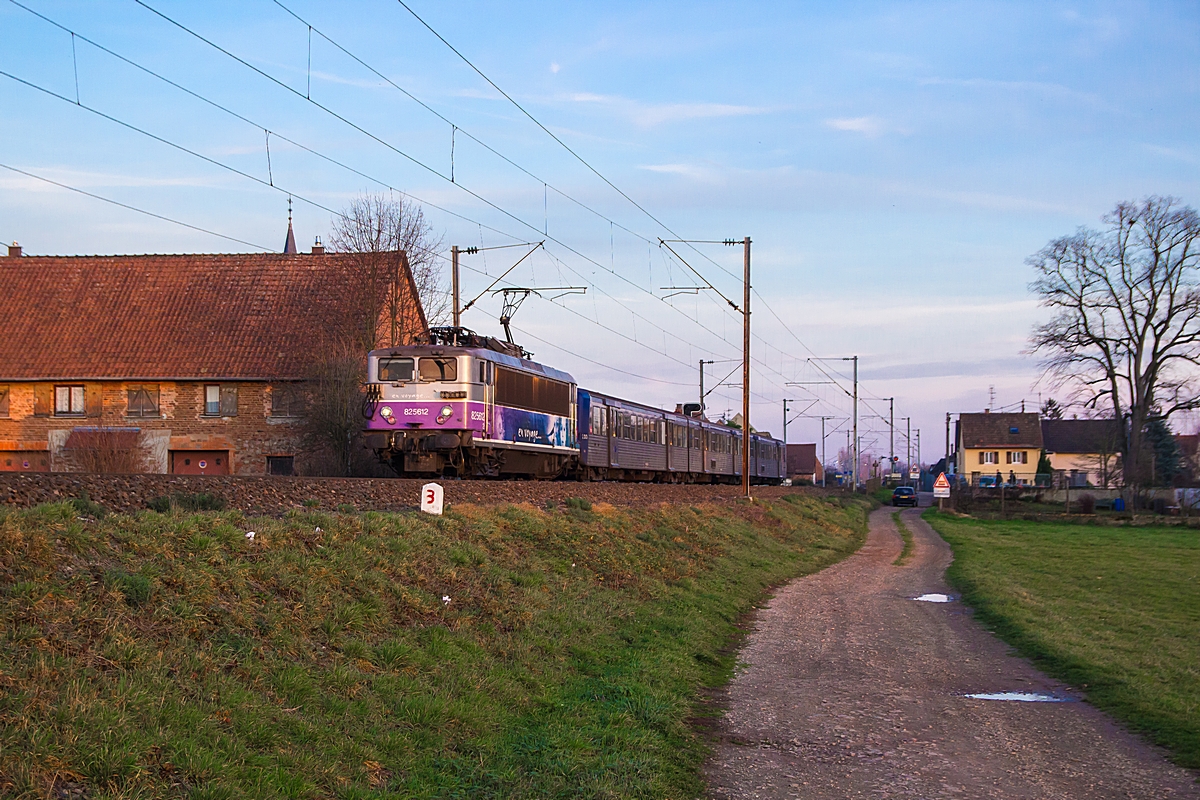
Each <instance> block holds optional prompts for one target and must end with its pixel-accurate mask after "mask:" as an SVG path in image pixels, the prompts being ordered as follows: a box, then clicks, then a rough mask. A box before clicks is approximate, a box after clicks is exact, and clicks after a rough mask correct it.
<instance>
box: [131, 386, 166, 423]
mask: <svg viewBox="0 0 1200 800" xmlns="http://www.w3.org/2000/svg"><path fill="white" fill-rule="evenodd" d="M127 393H128V395H129V400H128V406H127V408H126V409H125V416H127V417H140V418H146V417H153V418H157V417H158V415H159V414H158V385H157V384H150V385H144V386H129V387H127Z"/></svg>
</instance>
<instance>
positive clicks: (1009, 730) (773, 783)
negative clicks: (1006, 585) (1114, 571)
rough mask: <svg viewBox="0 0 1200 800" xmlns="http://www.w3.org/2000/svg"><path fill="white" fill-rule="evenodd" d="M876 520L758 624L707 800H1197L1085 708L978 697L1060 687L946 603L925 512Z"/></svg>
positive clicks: (732, 690)
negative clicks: (933, 599)
mask: <svg viewBox="0 0 1200 800" xmlns="http://www.w3.org/2000/svg"><path fill="white" fill-rule="evenodd" d="M891 514H892V509H888V508H884V509H880V510H878V511H876V512H874V514H872V516H871V529H870V534H869V536H868V539H867V542H866V544H865V545H864V547H863V548H862V549H861V550H860V551H859V552H858V553H856V554H855V555H853V556H851V557H850V558H849V559H847V560H846V561H843V562H841V563H840V564H837V565H835V566H833V567H831V568H829V569H826V570H824V571H823V572H820V573H817V574H815V575H810V576H807V577H804V578H801V579H799V580H796V581H794V582H793V583H791V584H789V585H787V586H786V587H784V588H783V589H781V590H780V591H779V592H778V593H777V594H776V595H775V597H774V598H773V599H772V601H771V602H770V603H769V605H768V606H767V607H766V608H764V609H763V610H761V611H760V612H759V613H758V614H757V615H756V618H755V623H754V630H753V632H752V633H751V634H750V636H749V638H748V640H747V642H746V645H745V647H744V649H743V651H742V653H741V660H742V662H743V663H744V667H743V668H742V669H741V670H740V671H739V674H738V675H737V676H736V677H735V679H734V681H733V682H732V684H731V685H730V687H729V688H728V690H727V694H726V696H725V697H724V700H725V702H726V704H727V713H726V715H725V717H724V718H723V719H722V721H721V722H720V723H719V725H718V727H717V731H716V735H717V736H718V742H717V744H716V752H715V754H714V757H713V759H712V760H711V761H710V763H709V765H708V768H707V778H708V781H709V796H710V797H713V798H783V797H787V798H860V797H861V798H866V797H870V798H902V797H903V798H909V797H916V798H941V797H953V798H1089V799H1090V798H1185V797H1186V798H1200V785H1198V784H1197V783H1196V777H1197V776H1196V775H1195V774H1193V773H1192V772H1189V771H1187V770H1184V769H1181V768H1179V767H1175V766H1173V765H1172V764H1170V763H1169V762H1168V761H1167V760H1166V758H1165V757H1164V755H1163V753H1162V752H1161V751H1160V750H1158V749H1156V748H1153V747H1151V746H1149V745H1147V744H1146V743H1144V742H1143V741H1141V740H1140V739H1138V738H1136V737H1135V736H1133V735H1132V734H1130V733H1128V732H1126V731H1125V730H1123V729H1121V728H1120V727H1118V726H1117V725H1116V724H1114V723H1113V722H1112V721H1111V720H1110V719H1109V718H1108V717H1106V716H1105V715H1104V714H1102V713H1101V712H1099V711H1098V710H1096V709H1095V708H1093V707H1092V706H1090V705H1088V704H1087V703H1084V702H1079V701H1078V700H1076V701H1073V702H1062V703H1023V702H999V701H988V700H974V699H969V698H966V697H964V695H966V694H968V693H976V692H996V691H1032V692H1048V693H1054V694H1057V695H1063V696H1072V695H1071V693H1070V692H1069V691H1068V690H1067V689H1066V687H1064V686H1062V685H1061V684H1058V683H1056V682H1054V681H1052V680H1050V679H1049V678H1047V677H1046V676H1044V675H1042V674H1041V673H1040V672H1038V671H1037V670H1036V669H1034V668H1033V666H1032V665H1031V664H1030V663H1029V662H1028V661H1025V660H1023V659H1021V658H1018V657H1016V656H1014V655H1012V654H1011V652H1010V651H1009V648H1008V647H1007V646H1006V645H1004V644H1003V643H1002V642H1001V641H999V640H998V639H996V638H995V637H994V636H992V635H991V634H989V633H988V632H987V631H985V630H984V629H983V628H982V626H981V625H979V623H978V622H976V621H975V620H974V619H973V618H972V616H971V615H970V612H969V609H965V608H964V607H963V606H962V605H960V604H959V603H957V602H954V603H948V604H934V603H925V602H915V601H913V600H911V599H910V598H912V597H915V596H918V595H921V594H924V593H926V592H948V591H949V590H948V589H947V587H946V585H945V583H944V578H943V575H944V572H945V569H946V566H947V565H949V563H950V561H951V560H952V556H951V553H950V548H949V546H948V545H946V543H945V542H944V541H942V539H941V538H940V537H939V536H938V535H937V534H936V533H935V532H934V531H933V530H932V529H931V528H930V527H929V526H928V525H926V524H925V523H924V522H923V521H922V520H921V519H920V517H919V512H916V511H906V512H905V513H904V516H903V519H904V522H905V524H906V525H907V526H908V528H909V530H911V531H912V533H913V537H914V539H915V543H916V551H915V553H914V554H913V558H912V559H911V560H910V561H909V562H908V563H907V564H906V565H905V566H902V567H897V566H893V565H892V561H893V560H894V559H895V558H896V556H897V555H898V554H899V552H900V548H901V540H900V537H899V535H898V533H897V532H896V530H895V527H894V525H893V523H892V519H891Z"/></svg>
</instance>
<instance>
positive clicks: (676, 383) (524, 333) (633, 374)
mask: <svg viewBox="0 0 1200 800" xmlns="http://www.w3.org/2000/svg"><path fill="white" fill-rule="evenodd" d="M512 328H513V329H514V330H515V331H517V333H519V334H521V335H522V336H524V337H527V338H529V339H533V340H534V341H535V342H541V343H542V344H544V345H546V346H547V347H553V348H554V349H555V350H558V351H559V352H562V353H566V354H567V355H569V356H572V357H574V358H578V359H580V360H581V361H586V362H588V363H589V364H595V365H596V366H597V367H603V368H604V369H607V370H611V371H613V372H619V373H621V374H622V375H628V376H630V377H632V378H638V379H640V380H643V381H652V382H654V383H665V384H667V385H668V386H691V384H690V383H680V382H679V381H667V380H663V379H662V378H651V377H650V376H649V375H639V374H638V373H636V372H630V371H629V370H626V369H620V368H619V367H613V366H610V365H608V364H604V363H601V362H599V361H596V360H594V359H591V358H588V357H587V356H582V355H580V354H579V353H576V352H574V351H571V350H568V349H567V348H565V347H563V346H562V345H561V344H555V343H553V342H548V341H546V340H545V339H542V338H540V337H538V336H534V335H533V334H532V333H530V332H529V331H527V330H523V329H521V328H518V327H517V326H516V325H513V326H512Z"/></svg>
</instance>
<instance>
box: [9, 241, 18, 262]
mask: <svg viewBox="0 0 1200 800" xmlns="http://www.w3.org/2000/svg"><path fill="white" fill-rule="evenodd" d="M8 255H9V257H10V258H18V257H20V255H21V245H19V244H17V243H16V242H13V243H12V244H10V245H9V246H8Z"/></svg>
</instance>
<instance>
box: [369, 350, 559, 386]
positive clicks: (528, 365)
mask: <svg viewBox="0 0 1200 800" xmlns="http://www.w3.org/2000/svg"><path fill="white" fill-rule="evenodd" d="M370 356H373V357H376V358H378V357H380V356H414V357H416V358H420V357H421V356H474V357H475V358H479V359H483V360H484V361H491V362H494V363H496V364H503V365H504V366H506V367H512V368H513V369H519V370H521V371H522V372H535V373H537V374H539V375H544V376H546V377H547V378H552V379H554V380H556V381H562V382H564V383H570V384H574V383H575V378H574V377H572V376H571V374H570V373H569V372H563V371H562V370H558V369H554V367H547V366H546V365H545V364H540V363H538V362H537V361H530V360H529V359H526V358H516V357H515V356H510V355H506V354H504V353H497V352H495V351H494V350H489V349H487V348H483V347H454V346H453V345H439V344H418V345H409V346H406V347H388V348H384V349H382V350H373V351H371V353H370Z"/></svg>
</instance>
